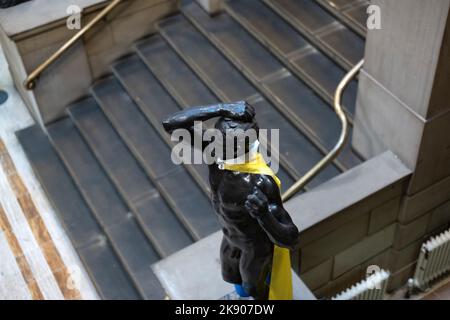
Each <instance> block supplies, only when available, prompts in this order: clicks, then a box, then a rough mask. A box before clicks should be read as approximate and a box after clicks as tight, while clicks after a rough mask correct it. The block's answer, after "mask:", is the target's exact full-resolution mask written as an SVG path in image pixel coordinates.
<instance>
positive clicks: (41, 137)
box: [16, 125, 140, 299]
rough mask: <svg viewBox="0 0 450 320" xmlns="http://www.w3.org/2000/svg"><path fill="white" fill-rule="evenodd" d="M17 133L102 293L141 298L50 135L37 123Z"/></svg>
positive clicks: (103, 296) (110, 295)
mask: <svg viewBox="0 0 450 320" xmlns="http://www.w3.org/2000/svg"><path fill="white" fill-rule="evenodd" d="M16 134H17V137H18V139H19V141H20V143H21V145H22V147H23V148H24V151H25V153H26V155H27V157H28V159H29V160H30V162H31V165H32V167H33V170H34V172H35V173H36V175H37V177H38V179H39V180H40V182H41V184H42V186H43V188H44V189H45V191H46V192H47V194H48V196H49V199H50V201H51V202H52V204H53V205H54V207H55V209H56V211H57V213H58V215H59V216H60V218H61V221H62V223H63V226H64V228H65V230H66V232H67V234H68V236H69V238H70V239H71V241H72V243H73V245H74V247H75V249H76V250H77V252H78V254H79V256H80V258H81V260H82V261H83V264H84V265H85V267H86V269H87V271H88V272H89V274H90V275H91V278H92V280H93V282H94V284H95V286H96V288H97V291H98V292H99V294H100V296H101V297H102V298H104V299H139V297H140V296H139V294H138V292H137V291H136V289H135V287H134V285H133V284H132V282H131V280H130V279H129V277H128V275H127V273H126V271H125V270H124V269H123V266H122V265H121V263H120V262H119V260H118V257H117V256H116V254H115V252H114V251H113V249H112V248H111V245H110V243H109V241H108V240H106V236H105V234H104V232H103V230H102V229H101V227H100V226H99V224H98V222H97V221H96V219H95V217H94V216H93V214H92V212H91V210H90V209H89V208H88V207H87V205H86V203H85V201H84V199H83V197H82V196H81V194H80V193H79V191H78V189H77V187H76V185H75V184H74V182H73V180H72V178H71V176H70V174H69V173H68V172H67V170H66V168H65V166H64V164H63V163H62V161H61V160H60V158H59V156H58V155H57V154H56V151H55V150H54V149H53V147H52V145H51V143H50V141H49V140H48V136H47V135H46V134H45V133H44V132H43V131H42V129H41V128H39V127H38V126H37V125H34V126H31V127H28V128H26V129H23V130H21V131H19V132H17V133H16Z"/></svg>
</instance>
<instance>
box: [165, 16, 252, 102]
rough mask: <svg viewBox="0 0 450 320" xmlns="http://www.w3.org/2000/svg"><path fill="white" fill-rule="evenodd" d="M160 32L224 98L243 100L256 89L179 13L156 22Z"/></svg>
mask: <svg viewBox="0 0 450 320" xmlns="http://www.w3.org/2000/svg"><path fill="white" fill-rule="evenodd" d="M158 28H159V30H160V34H161V35H162V36H163V37H164V39H165V40H166V41H168V42H169V44H170V45H171V46H172V48H174V50H175V51H176V52H177V53H178V54H179V55H180V56H181V57H182V58H183V60H184V61H185V62H186V63H187V64H188V65H189V66H190V67H191V68H192V69H193V70H194V71H195V73H197V74H198V75H199V76H200V77H202V78H204V77H208V78H209V79H214V81H212V80H210V81H208V82H207V83H208V86H209V87H210V88H211V89H212V90H213V92H215V93H216V94H217V93H218V92H219V93H220V92H222V94H221V95H220V96H219V98H220V99H221V100H223V101H229V102H232V101H239V100H246V99H247V98H249V97H252V96H254V95H256V94H257V93H258V91H257V90H256V88H255V87H253V86H252V85H251V84H250V82H248V81H247V80H246V79H245V78H243V77H242V74H241V73H240V71H239V70H237V69H236V68H234V66H233V65H232V64H231V63H229V62H228V61H227V60H226V59H224V57H223V56H222V55H221V54H220V52H219V51H217V49H216V48H214V47H213V46H211V45H210V44H209V43H208V40H206V39H205V38H204V37H203V36H202V35H201V34H199V33H198V32H196V30H195V29H194V28H193V27H192V25H191V24H190V23H189V22H188V21H186V19H184V18H183V17H182V16H174V17H173V18H169V19H167V20H165V21H164V22H162V23H159V24H158Z"/></svg>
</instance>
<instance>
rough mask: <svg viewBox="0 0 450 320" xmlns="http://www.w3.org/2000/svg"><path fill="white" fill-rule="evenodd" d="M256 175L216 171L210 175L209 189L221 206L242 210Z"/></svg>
mask: <svg viewBox="0 0 450 320" xmlns="http://www.w3.org/2000/svg"><path fill="white" fill-rule="evenodd" d="M255 179H257V177H256V176H255V175H252V174H249V173H235V172H231V171H226V170H224V171H218V172H215V173H214V174H212V175H211V176H210V182H211V189H212V192H213V193H214V196H215V198H216V199H217V200H218V201H219V204H220V205H221V207H222V208H225V209H228V210H242V209H243V206H244V203H245V201H246V200H247V196H248V195H250V194H251V193H252V190H253V187H254V186H255V185H256V181H255Z"/></svg>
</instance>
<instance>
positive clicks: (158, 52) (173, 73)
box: [137, 36, 298, 188]
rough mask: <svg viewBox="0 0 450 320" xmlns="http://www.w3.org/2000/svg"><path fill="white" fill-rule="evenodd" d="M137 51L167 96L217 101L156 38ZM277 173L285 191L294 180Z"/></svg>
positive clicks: (190, 71) (205, 102) (141, 45)
mask: <svg viewBox="0 0 450 320" xmlns="http://www.w3.org/2000/svg"><path fill="white" fill-rule="evenodd" d="M137 50H138V52H139V54H140V56H141V57H142V59H143V61H144V62H145V63H146V65H147V66H148V67H149V69H150V70H151V71H152V73H153V74H154V75H155V76H156V77H157V78H158V80H159V81H160V82H161V83H163V84H164V86H165V87H166V88H167V90H168V91H169V92H170V94H171V95H175V94H177V95H178V96H179V99H180V100H181V101H185V100H188V99H191V100H192V99H196V101H197V105H208V104H213V103H219V102H220V101H219V100H218V98H216V97H215V96H213V95H212V93H210V91H209V89H208V88H207V87H206V85H205V84H204V83H203V82H202V81H201V80H200V79H199V78H198V77H197V76H196V75H195V73H194V72H193V71H192V70H191V69H190V68H189V67H188V66H187V65H186V64H185V63H184V62H183V61H182V60H181V59H180V57H178V55H177V54H176V53H175V52H174V51H173V50H172V49H171V48H170V47H169V46H168V44H167V43H166V42H164V41H163V40H162V39H161V38H160V37H159V36H158V37H151V38H150V39H148V40H147V41H145V42H143V43H141V44H140V45H138V46H137ZM186 84H188V85H186ZM183 87H195V88H196V89H195V91H194V90H185V89H184V88H183ZM193 92H195V93H196V97H192V94H193ZM185 95H186V97H185ZM191 97H192V98H191ZM266 106H267V104H266ZM155 107H157V108H163V107H164V106H163V105H160V106H155ZM269 108H270V106H269ZM269 113H270V112H269ZM261 117H262V114H261V115H259V114H257V118H258V120H260V118H261ZM266 123H267V122H266ZM263 128H266V127H265V126H263ZM282 132H283V133H284V130H282ZM297 134H298V133H297ZM283 136H284V135H283ZM278 174H279V176H280V179H283V188H289V187H290V186H291V185H292V184H293V183H294V178H293V177H291V176H290V175H289V174H288V173H287V171H286V169H284V168H280V172H279V173H278Z"/></svg>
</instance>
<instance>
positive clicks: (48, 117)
mask: <svg viewBox="0 0 450 320" xmlns="http://www.w3.org/2000/svg"><path fill="white" fill-rule="evenodd" d="M44 2H45V3H44ZM108 2H109V1H105V0H76V1H74V0H51V1H49V0H34V1H31V2H29V3H26V4H23V5H21V6H20V7H13V8H9V9H7V10H3V11H2V12H0V21H2V22H1V23H0V24H1V28H0V39H1V42H2V47H3V48H4V51H5V55H6V57H7V59H8V61H9V63H10V65H11V66H13V68H12V70H11V72H12V75H13V78H14V81H15V83H16V87H17V88H18V90H19V92H20V93H21V95H22V97H23V99H24V100H25V102H26V104H27V106H28V108H29V109H30V110H31V112H32V114H33V116H34V117H35V119H36V120H37V121H38V122H39V123H41V124H46V123H49V122H52V121H54V120H56V119H58V118H59V117H61V116H63V115H64V111H65V108H66V107H67V105H68V104H70V103H71V102H73V101H75V100H77V99H79V98H80V97H82V96H84V95H86V94H87V93H88V90H89V87H90V85H91V84H92V82H93V81H94V80H95V79H97V78H99V77H101V76H103V75H105V74H107V73H110V72H111V71H110V64H111V63H112V62H113V61H114V60H116V59H118V58H120V57H121V56H124V55H126V54H128V53H130V52H132V50H133V43H134V42H136V41H138V40H139V39H141V38H142V37H144V36H146V35H151V34H152V33H154V32H156V29H155V22H156V21H158V20H161V19H163V18H164V17H166V16H168V15H170V14H172V13H174V12H176V11H177V10H178V8H179V0H133V1H131V0H125V1H124V2H123V3H122V4H120V5H119V6H118V7H117V8H115V9H114V10H113V11H112V12H111V13H110V14H109V15H107V16H106V17H105V18H104V19H103V20H102V21H100V22H99V23H98V24H97V25H96V26H94V27H93V29H91V30H90V31H89V32H87V33H86V34H85V35H84V36H83V38H82V39H81V40H80V41H79V42H78V43H77V44H76V45H75V46H73V47H72V48H71V49H70V50H68V51H67V52H65V53H64V54H63V56H61V57H60V59H59V60H58V61H56V63H54V64H53V65H51V66H50V67H49V68H48V69H47V70H46V71H44V73H43V74H42V76H41V77H40V79H39V80H38V84H37V86H36V88H35V89H34V90H33V91H27V90H25V89H24V87H23V81H24V80H25V79H26V77H27V75H28V74H30V73H31V72H32V71H33V70H34V69H35V68H36V67H37V66H39V65H40V64H41V63H42V62H44V61H45V60H46V59H47V58H48V57H50V55H51V54H53V53H54V52H55V51H56V50H58V49H59V48H60V47H61V46H62V45H63V44H64V43H65V42H66V41H67V40H68V39H70V38H71V37H72V36H73V35H75V34H76V33H77V32H78V30H76V29H74V30H69V29H68V28H67V26H66V19H67V16H68V14H67V13H66V9H67V7H68V6H69V5H79V6H80V8H81V9H83V11H82V15H81V27H83V26H84V25H86V24H87V23H88V22H89V21H90V20H92V19H93V18H94V17H95V16H96V15H97V14H98V13H99V12H100V10H101V9H102V8H104V7H105V6H106V5H107V4H108ZM19 9H20V10H19ZM30 20H31V21H30ZM24 21H25V22H24Z"/></svg>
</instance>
